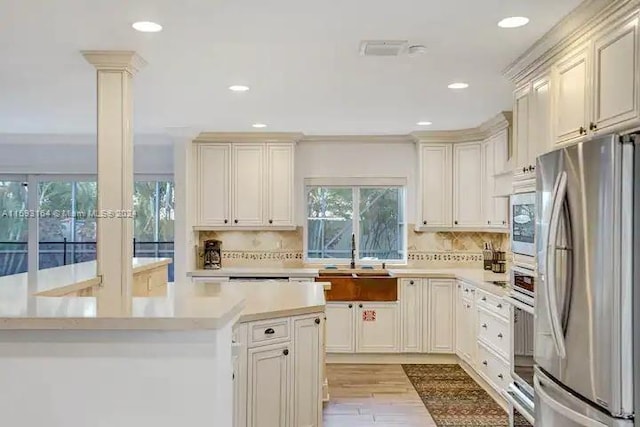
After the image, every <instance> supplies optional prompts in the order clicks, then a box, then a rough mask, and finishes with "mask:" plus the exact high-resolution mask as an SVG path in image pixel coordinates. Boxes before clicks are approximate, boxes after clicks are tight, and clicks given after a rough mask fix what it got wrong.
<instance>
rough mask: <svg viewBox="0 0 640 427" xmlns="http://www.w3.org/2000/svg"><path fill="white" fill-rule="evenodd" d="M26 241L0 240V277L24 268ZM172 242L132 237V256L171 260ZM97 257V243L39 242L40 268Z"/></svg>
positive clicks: (25, 262)
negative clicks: (142, 239)
mask: <svg viewBox="0 0 640 427" xmlns="http://www.w3.org/2000/svg"><path fill="white" fill-rule="evenodd" d="M27 246H28V243H27V242H0V276H7V275H10V274H18V273H24V272H26V271H27ZM173 251H174V245H173V241H139V240H137V239H133V256H134V257H156V258H157V257H162V258H171V259H173ZM95 259H96V242H95V241H86V242H73V241H68V240H67V239H63V240H62V241H42V242H39V268H40V269H41V270H42V269H45V268H52V267H60V266H62V265H69V264H77V263H79V262H86V261H93V260H95ZM169 281H173V263H172V264H170V265H169Z"/></svg>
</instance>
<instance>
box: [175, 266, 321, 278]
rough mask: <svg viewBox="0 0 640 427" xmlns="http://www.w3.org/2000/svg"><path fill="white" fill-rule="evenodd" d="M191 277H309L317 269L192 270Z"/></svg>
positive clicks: (312, 275) (233, 268)
mask: <svg viewBox="0 0 640 427" xmlns="http://www.w3.org/2000/svg"><path fill="white" fill-rule="evenodd" d="M187 275H188V276H191V277H301V278H304V277H309V278H314V277H317V276H318V269H317V268H278V267H268V268H259V267H258V268H253V267H223V268H221V269H219V270H194V271H190V272H188V273H187Z"/></svg>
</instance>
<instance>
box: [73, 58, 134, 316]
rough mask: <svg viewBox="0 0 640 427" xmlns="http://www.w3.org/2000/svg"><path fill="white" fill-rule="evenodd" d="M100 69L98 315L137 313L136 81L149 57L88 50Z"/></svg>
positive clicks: (92, 61)
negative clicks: (133, 82) (134, 303)
mask: <svg viewBox="0 0 640 427" xmlns="http://www.w3.org/2000/svg"><path fill="white" fill-rule="evenodd" d="M82 55H83V56H84V57H85V59H86V60H87V61H88V62H89V63H90V64H92V65H94V66H95V67H96V69H97V87H98V109H97V111H98V115H97V118H98V149H97V152H98V200H97V204H96V206H97V213H98V216H97V218H96V228H97V230H96V234H97V236H96V237H97V245H96V251H97V265H98V267H97V269H98V271H97V274H98V276H101V278H102V283H101V285H100V288H99V289H98V291H97V301H98V316H127V315H130V314H131V294H132V290H131V288H132V282H133V271H132V265H131V263H132V258H133V218H132V216H131V215H130V214H131V213H132V212H133V133H132V130H131V121H132V114H133V109H132V93H131V90H132V87H131V86H132V85H131V80H132V78H133V76H134V75H135V73H136V72H137V71H138V70H140V68H142V67H143V66H144V65H145V64H146V63H145V61H144V60H143V59H142V58H141V57H140V56H138V54H136V53H135V52H131V51H83V52H82Z"/></svg>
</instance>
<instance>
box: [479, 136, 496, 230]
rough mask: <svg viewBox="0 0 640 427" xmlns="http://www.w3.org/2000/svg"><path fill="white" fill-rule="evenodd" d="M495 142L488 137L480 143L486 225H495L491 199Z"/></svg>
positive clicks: (493, 207) (493, 206)
mask: <svg viewBox="0 0 640 427" xmlns="http://www.w3.org/2000/svg"><path fill="white" fill-rule="evenodd" d="M494 153H495V144H494V139H493V138H489V139H487V140H486V141H484V142H483V143H482V159H483V160H484V167H483V169H484V182H483V183H484V197H483V201H484V203H483V209H482V211H483V212H484V218H485V222H486V224H487V227H495V226H497V225H498V224H495V223H494V222H495V218H494V216H495V212H494V209H495V204H494V201H493V199H494V198H493V187H494V184H495V178H494V177H493V174H494V173H495V172H494V170H495V154H494Z"/></svg>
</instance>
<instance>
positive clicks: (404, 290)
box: [400, 279, 428, 353]
mask: <svg viewBox="0 0 640 427" xmlns="http://www.w3.org/2000/svg"><path fill="white" fill-rule="evenodd" d="M427 284H428V281H427V280H425V281H424V285H423V281H422V280H421V279H400V302H401V315H402V349H401V351H403V352H405V353H419V352H420V351H421V350H422V318H423V315H424V311H423V307H424V304H423V303H422V295H423V291H424V290H425V289H424V288H426V287H427V286H426V285H427Z"/></svg>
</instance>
